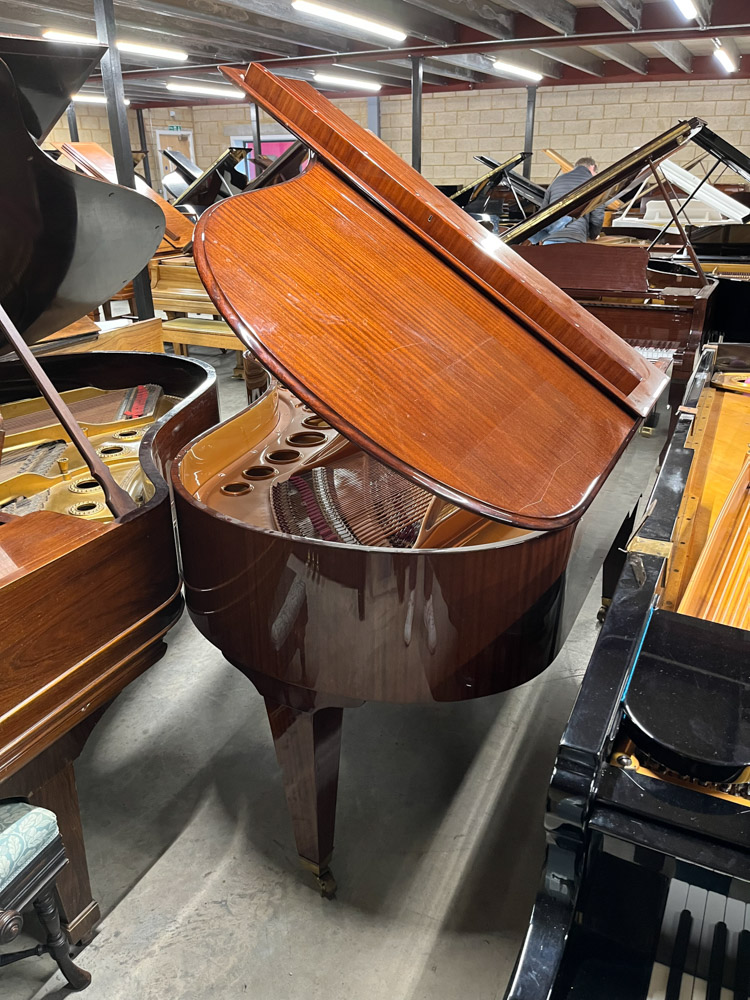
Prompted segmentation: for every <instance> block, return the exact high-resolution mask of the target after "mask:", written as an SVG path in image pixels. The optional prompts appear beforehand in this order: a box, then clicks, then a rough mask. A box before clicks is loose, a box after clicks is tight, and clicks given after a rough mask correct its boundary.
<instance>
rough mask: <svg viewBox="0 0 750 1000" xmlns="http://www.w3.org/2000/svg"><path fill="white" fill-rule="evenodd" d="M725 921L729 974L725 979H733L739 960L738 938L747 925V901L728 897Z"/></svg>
mask: <svg viewBox="0 0 750 1000" xmlns="http://www.w3.org/2000/svg"><path fill="white" fill-rule="evenodd" d="M724 923H725V924H726V925H727V963H726V964H727V974H725V977H724V981H725V982H727V981H732V982H733V978H732V977H733V976H734V969H735V965H736V962H737V938H738V937H739V933H740V931H741V930H742V929H743V927H744V926H745V903H743V902H742V900H740V899H732V898H731V897H730V898H728V899H727V908H726V910H725V912H724Z"/></svg>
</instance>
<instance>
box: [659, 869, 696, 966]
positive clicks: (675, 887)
mask: <svg viewBox="0 0 750 1000" xmlns="http://www.w3.org/2000/svg"><path fill="white" fill-rule="evenodd" d="M689 888H690V887H689V885H688V884H687V882H680V881H678V880H677V879H672V880H671V881H670V883H669V892H668V893H667V898H666V901H665V903H664V914H663V916H662V921H661V929H660V931H659V944H658V945H657V948H656V961H657V962H661V963H663V964H665V965H669V963H670V962H671V960H672V951H673V949H674V942H675V938H676V937H677V926H678V924H679V922H680V914H681V913H682V911H683V910H685V909H687V897H688V889H689Z"/></svg>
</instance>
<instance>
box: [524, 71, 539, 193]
mask: <svg viewBox="0 0 750 1000" xmlns="http://www.w3.org/2000/svg"><path fill="white" fill-rule="evenodd" d="M535 114H536V87H527V88H526V133H525V135H524V139H523V148H524V152H527V153H533V152H534V115H535ZM523 176H524V177H531V157H530V156H527V157H526V159H525V160H524V161H523Z"/></svg>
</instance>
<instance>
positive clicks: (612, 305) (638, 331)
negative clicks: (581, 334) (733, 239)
mask: <svg viewBox="0 0 750 1000" xmlns="http://www.w3.org/2000/svg"><path fill="white" fill-rule="evenodd" d="M516 252H517V253H518V254H519V256H521V257H523V259H524V260H526V261H528V262H529V263H530V264H533V265H534V267H536V268H538V269H539V271H541V273H542V274H544V275H546V276H547V277H548V278H549V279H550V280H551V281H554V282H555V284H556V285H558V286H559V287H560V288H562V289H564V290H565V291H566V292H567V293H568V294H569V295H572V296H574V297H575V298H576V300H577V301H578V302H580V303H581V305H583V306H585V308H586V309H587V310H588V311H589V312H590V313H591V314H592V315H594V316H596V317H597V318H598V319H600V320H601V321H602V322H603V323H605V324H606V325H607V326H608V327H609V328H610V329H612V330H614V331H615V333H617V334H619V335H620V336H621V337H622V338H623V339H624V340H626V341H627V342H628V343H629V344H631V345H632V346H633V347H635V348H636V349H637V350H639V351H642V352H643V354H644V356H645V357H647V358H649V360H652V361H658V360H660V359H667V360H668V361H669V362H671V384H670V389H669V402H670V406H671V412H670V427H671V428H673V427H674V424H675V422H676V420H677V410H678V407H679V405H680V402H681V400H682V397H683V395H684V393H685V386H686V385H687V382H688V380H689V379H690V376H691V375H692V373H693V369H694V368H695V363H696V359H697V357H698V356H699V354H700V351H701V349H702V348H703V346H704V344H705V343H706V341H707V339H708V338H709V336H711V335H712V333H713V332H714V329H715V327H714V315H715V309H714V304H715V300H716V297H717V291H718V289H717V285H716V283H715V282H709V284H707V285H702V284H701V283H700V281H699V280H698V278H697V276H695V277H692V276H690V275H684V274H673V273H670V272H661V271H659V270H657V269H656V268H655V267H653V266H651V260H650V255H649V251H648V250H647V248H646V247H643V246H623V245H610V244H605V245H600V244H599V242H598V241H597V242H596V243H575V244H570V243H565V244H557V245H554V244H552V245H549V246H522V247H517V248H516Z"/></svg>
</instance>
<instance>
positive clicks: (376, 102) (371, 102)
mask: <svg viewBox="0 0 750 1000" xmlns="http://www.w3.org/2000/svg"><path fill="white" fill-rule="evenodd" d="M366 100H367V127H368V129H369V130H370V131H371V132H372V134H373V135H376V136H377V137H378V138H380V98H379V97H377V96H375V97H368V98H366Z"/></svg>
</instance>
